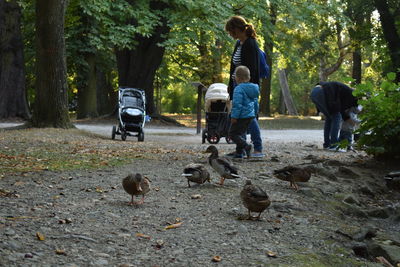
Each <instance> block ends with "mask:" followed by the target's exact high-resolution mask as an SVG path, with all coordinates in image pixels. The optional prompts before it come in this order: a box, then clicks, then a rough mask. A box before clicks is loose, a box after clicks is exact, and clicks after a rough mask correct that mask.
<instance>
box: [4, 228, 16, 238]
mask: <svg viewBox="0 0 400 267" xmlns="http://www.w3.org/2000/svg"><path fill="white" fill-rule="evenodd" d="M4 234H5V235H8V236H12V235H15V231H14V230H13V229H11V228H7V229H6V230H5V231H4Z"/></svg>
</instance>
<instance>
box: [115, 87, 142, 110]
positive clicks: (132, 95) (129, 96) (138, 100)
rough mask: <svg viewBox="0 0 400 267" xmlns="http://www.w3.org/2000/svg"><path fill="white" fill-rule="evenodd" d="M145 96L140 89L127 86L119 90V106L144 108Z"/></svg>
mask: <svg viewBox="0 0 400 267" xmlns="http://www.w3.org/2000/svg"><path fill="white" fill-rule="evenodd" d="M145 101H146V99H145V97H144V93H143V91H142V90H139V89H135V88H129V89H121V92H120V107H121V108H139V109H142V110H144V108H145Z"/></svg>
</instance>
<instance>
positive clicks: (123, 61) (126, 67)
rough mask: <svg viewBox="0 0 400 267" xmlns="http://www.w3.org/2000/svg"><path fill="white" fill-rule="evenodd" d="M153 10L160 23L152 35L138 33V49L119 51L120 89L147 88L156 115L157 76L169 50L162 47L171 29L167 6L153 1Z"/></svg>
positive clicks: (135, 37) (149, 106) (150, 104)
mask: <svg viewBox="0 0 400 267" xmlns="http://www.w3.org/2000/svg"><path fill="white" fill-rule="evenodd" d="M150 6H151V10H153V11H158V13H159V15H160V21H159V24H158V25H157V26H155V28H154V30H153V32H152V34H151V35H150V36H143V35H142V34H140V33H137V34H135V36H134V41H135V43H137V45H136V46H135V47H134V48H131V49H128V48H125V49H119V50H117V51H116V55H117V66H118V79H119V84H120V86H129V87H135V88H141V89H144V90H145V92H146V100H147V102H146V103H147V106H146V109H147V112H148V113H149V114H153V113H154V112H155V110H156V109H155V105H154V87H153V82H154V77H155V73H156V71H157V69H158V67H159V66H160V64H161V60H162V58H163V55H164V51H165V48H164V47H163V46H161V45H160V44H161V43H162V42H164V41H165V40H166V35H167V34H168V32H169V30H170V27H169V25H168V24H167V19H166V18H165V17H164V16H163V15H162V13H163V11H164V10H165V9H166V8H167V7H168V5H167V4H165V3H163V2H158V1H151V3H150Z"/></svg>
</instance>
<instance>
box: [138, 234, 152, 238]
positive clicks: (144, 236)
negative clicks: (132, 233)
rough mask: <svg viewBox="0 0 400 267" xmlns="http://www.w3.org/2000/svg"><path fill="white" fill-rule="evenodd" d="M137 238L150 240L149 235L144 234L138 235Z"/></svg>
mask: <svg viewBox="0 0 400 267" xmlns="http://www.w3.org/2000/svg"><path fill="white" fill-rule="evenodd" d="M136 236H137V237H140V238H145V239H150V236H149V235H145V234H142V233H137V234H136Z"/></svg>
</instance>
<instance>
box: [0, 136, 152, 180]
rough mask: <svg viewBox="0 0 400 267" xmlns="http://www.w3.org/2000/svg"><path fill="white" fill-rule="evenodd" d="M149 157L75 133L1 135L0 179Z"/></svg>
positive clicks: (139, 149) (124, 144) (126, 144)
mask: <svg viewBox="0 0 400 267" xmlns="http://www.w3.org/2000/svg"><path fill="white" fill-rule="evenodd" d="M146 156H148V154H146V151H145V150H144V149H143V148H142V147H141V146H140V145H139V144H138V143H132V142H117V141H113V140H110V139H106V138H104V137H99V136H97V135H95V134H90V133H87V132H84V131H80V130H77V129H68V130H66V129H53V128H45V129H24V130H12V131H1V136H0V178H1V177H4V176H5V175H9V174H13V173H21V172H31V171H43V170H51V171H64V170H73V169H91V168H101V167H107V166H116V165H121V164H126V163H128V162H130V161H132V160H134V159H141V158H145V157H146Z"/></svg>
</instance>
